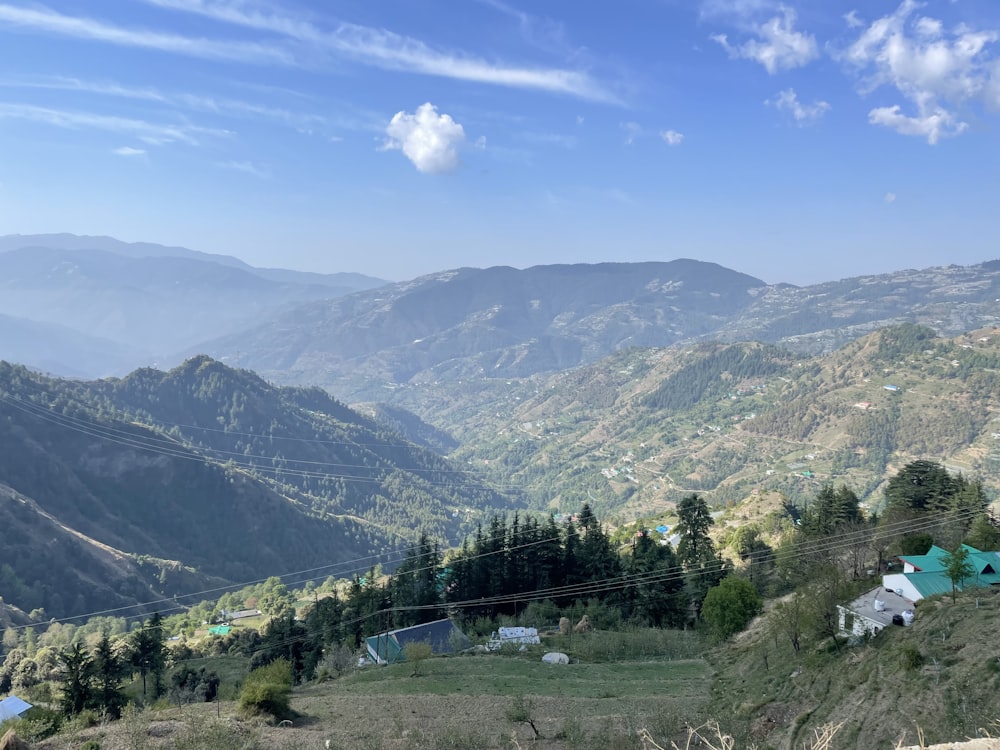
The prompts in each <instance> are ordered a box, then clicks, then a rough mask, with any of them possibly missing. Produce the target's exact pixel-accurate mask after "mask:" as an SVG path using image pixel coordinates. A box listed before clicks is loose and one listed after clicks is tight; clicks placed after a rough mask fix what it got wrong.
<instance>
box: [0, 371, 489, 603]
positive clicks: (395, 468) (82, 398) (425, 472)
mask: <svg viewBox="0 0 1000 750" xmlns="http://www.w3.org/2000/svg"><path fill="white" fill-rule="evenodd" d="M0 445H3V446H4V450H3V451H2V452H0V482H2V483H3V484H4V485H5V486H6V487H7V488H9V490H10V492H11V493H15V494H16V497H17V498H19V500H18V503H19V505H17V504H14V503H13V501H11V507H12V508H16V507H20V508H21V510H22V511H23V515H24V519H22V521H20V522H19V523H18V524H17V525H16V527H15V526H14V525H12V526H11V527H10V528H12V529H13V528H17V529H19V530H20V531H21V533H23V534H24V535H25V536H26V537H27V539H28V540H30V541H28V542H27V546H26V547H23V548H22V546H17V547H15V546H13V545H9V544H5V545H4V546H3V548H2V550H0V565H4V564H6V565H8V566H10V569H11V570H12V571H13V572H12V573H11V575H10V576H9V577H10V578H11V580H16V581H19V582H20V583H19V584H17V585H13V590H18V591H21V592H22V594H25V595H27V594H26V593H25V592H27V593H28V594H30V595H31V597H30V598H31V603H32V604H36V605H37V606H44V607H45V608H46V610H47V611H48V612H50V614H57V613H62V612H64V611H65V609H60V608H68V607H71V606H72V605H73V603H74V602H75V593H73V592H74V591H80V592H81V593H82V594H83V596H84V597H85V600H86V602H87V604H88V606H89V605H91V604H93V605H95V606H101V605H100V604H99V603H106V601H105V598H104V596H105V594H106V593H107V592H106V591H103V590H101V589H100V588H99V587H98V589H94V587H88V586H86V585H81V586H79V587H77V586H76V583H75V582H73V581H71V580H70V578H69V577H60V576H61V574H60V572H59V570H60V568H59V564H60V563H59V562H58V561H59V560H62V561H65V559H66V558H65V556H64V555H63V554H62V553H60V556H56V555H49V556H48V557H41V558H40V557H39V556H38V550H42V549H45V548H46V545H47V544H48V543H49V541H50V539H49V537H47V536H46V534H48V532H44V533H42V532H39V533H40V534H41V536H39V534H32V535H28V534H27V532H26V531H25V530H26V529H28V528H29V527H32V523H34V525H35V526H38V527H40V528H44V527H47V524H52V523H54V524H57V525H58V526H59V527H60V528H62V529H63V530H64V532H65V533H62V532H60V533H55V532H54V531H53V532H52V536H51V538H52V539H56V540H57V542H56V544H55V548H57V549H62V542H66V541H67V540H68V539H69V538H70V537H68V536H66V534H70V535H71V536H75V538H76V539H77V540H83V539H84V538H85V539H86V540H92V542H93V543H95V544H99V545H103V546H104V547H107V548H108V549H113V550H116V551H117V553H122V554H123V555H124V557H125V558H128V559H127V560H125V562H128V565H134V564H135V561H136V560H140V559H145V558H146V557H153V558H158V559H162V560H166V561H176V562H177V564H178V569H181V570H183V569H187V568H192V569H194V570H195V571H196V572H197V573H198V574H201V575H203V576H215V577H218V578H223V579H225V580H227V581H245V580H254V579H257V578H261V577H266V576H268V575H275V574H282V573H287V572H291V571H295V570H306V569H314V568H322V569H323V570H324V571H325V572H322V573H321V574H322V575H323V576H324V577H325V575H327V574H330V573H331V572H334V569H333V568H330V567H329V566H335V565H336V564H338V563H344V562H345V561H348V560H358V559H362V560H368V561H369V562H370V563H373V562H374V561H375V560H376V559H378V558H375V557H370V556H371V555H373V554H375V555H377V554H379V553H382V552H385V551H387V550H390V549H392V548H394V547H396V546H397V545H398V544H400V543H405V542H404V541H403V539H401V538H400V537H405V538H410V537H412V536H413V535H415V534H417V533H418V532H419V531H426V532H428V533H430V534H432V535H434V536H436V537H438V538H442V537H446V538H452V539H454V538H455V537H456V536H457V535H458V534H460V533H461V531H462V530H463V529H466V528H468V527H467V526H464V524H465V523H467V522H471V520H472V519H473V518H474V517H475V516H476V513H475V512H473V510H471V509H479V510H480V511H481V512H482V513H484V514H485V513H486V512H487V509H492V508H495V507H501V506H503V505H504V504H505V503H506V499H505V498H503V497H502V496H500V495H498V494H497V493H494V492H492V491H490V490H487V489H484V488H483V487H482V485H480V484H477V483H475V482H474V481H470V480H469V479H468V478H467V475H466V473H465V472H459V471H455V470H453V469H452V467H451V466H450V465H449V464H447V463H446V462H445V461H444V460H443V459H441V458H440V457H438V456H436V455H434V454H432V453H430V452H429V451H426V450H424V449H420V448H416V447H415V446H413V445H412V444H408V443H406V442H405V441H404V440H403V439H402V438H400V437H399V436H398V435H395V434H394V433H390V432H388V431H385V430H381V429H378V428H376V426H375V425H374V424H373V423H371V422H369V421H368V420H366V419H364V418H362V417H360V416H359V415H357V414H356V413H355V412H352V411H351V410H349V409H348V408H347V407H345V406H343V405H342V404H339V403H337V402H335V401H333V400H332V399H331V398H330V397H329V396H327V395H326V394H325V393H323V392H322V391H319V390H317V389H312V390H304V389H279V388H275V387H273V386H270V385H268V384H267V383H265V382H264V381H262V380H260V379H259V378H257V377H256V376H254V375H252V373H248V372H245V371H235V370H231V369H230V368H227V367H225V366H224V365H221V364H220V363H218V362H214V361H211V360H208V359H207V358H200V359H197V360H192V361H189V362H187V363H185V365H183V366H181V367H179V368H177V369H176V370H174V371H171V372H170V373H163V372H158V371H155V370H141V371H138V372H136V373H134V374H132V375H131V376H129V377H127V378H125V379H122V380H110V381H99V382H93V383H80V382H70V381H60V380H55V379H51V378H46V377H43V376H40V375H38V374H36V373H33V372H31V371H29V370H27V369H25V368H23V367H16V366H11V365H7V364H6V363H0ZM12 497H13V495H12ZM460 509H469V510H468V512H465V513H461V514H460V513H459V512H458V511H459V510H460ZM32 519H34V520H33V521H32ZM42 519H49V520H48V521H44V520H42ZM11 523H12V524H13V521H11ZM42 538H44V543H39V540H40V539H42ZM80 543H82V541H81V542H80ZM87 544H89V542H87ZM76 546H77V547H79V544H76ZM84 547H85V548H87V545H86V544H84ZM88 549H90V548H88ZM26 550H35V552H33V553H31V554H29V553H28V552H27V551H26ZM91 551H92V550H91ZM117 553H116V554H117ZM65 554H69V553H65ZM73 554H79V556H80V557H81V558H83V557H86V555H85V554H84V553H83V552H80V553H73ZM113 557H114V556H113ZM46 560H48V561H49V562H50V563H51V565H50V566H46V564H45V563H46ZM119 562H121V560H119ZM122 564H123V565H124V567H122V568H121V571H120V574H119V575H118V576H104V579H105V580H119V579H123V578H124V579H129V580H130V579H131V577H132V574H133V573H134V571H132V570H131V569H130V568H129V567H128V565H125V564H124V563H122ZM364 564H365V563H361V565H362V566H363V565H364ZM161 567H162V566H161ZM5 570H6V569H5ZM350 570H353V568H349V570H344V571H341V572H349V571H350ZM157 572H158V573H161V574H162V575H161V577H162V578H163V581H161V582H160V588H158V590H160V591H162V590H163V588H162V587H165V586H168V585H172V584H171V583H170V580H171V576H170V575H169V574H166V573H162V571H157ZM98 578H100V577H98ZM140 578H141V576H140ZM33 582H37V583H38V585H37V586H36V585H35V583H33ZM142 583H143V585H145V584H148V583H150V581H149V580H148V579H142ZM137 585H138V584H137ZM126 592H127V593H125V594H124V595H125V596H127V597H139V596H140V595H139V593H138V588H136V586H132V587H131V588H128V587H126ZM166 593H168V594H170V593H176V590H170V589H169V588H168V589H167V591H166ZM146 598H148V597H146ZM39 602H42V603H39ZM11 603H13V604H17V605H19V604H20V603H19V602H18V601H12V602H11ZM30 608H34V607H29V609H30Z"/></svg>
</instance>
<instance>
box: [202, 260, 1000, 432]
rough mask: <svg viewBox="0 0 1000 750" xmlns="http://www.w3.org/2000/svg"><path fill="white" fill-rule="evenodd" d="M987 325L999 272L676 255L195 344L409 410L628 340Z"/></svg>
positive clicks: (997, 296)
mask: <svg viewBox="0 0 1000 750" xmlns="http://www.w3.org/2000/svg"><path fill="white" fill-rule="evenodd" d="M997 321H1000V269H998V268H997V264H990V263H987V264H981V265H977V266H970V267H960V266H948V267H943V268H929V269H924V270H906V271H899V272H896V273H891V274H882V275H879V276H867V277H856V278H852V279H843V280H840V281H835V282H829V283H826V284H818V285H814V286H808V287H796V286H793V285H790V284H775V285H768V284H765V283H764V282H762V281H760V280H759V279H755V278H753V277H751V276H747V275H745V274H741V273H737V272H735V271H731V270H728V269H725V268H722V267H721V266H718V265H715V264H712V263H701V262H698V261H692V260H678V261H672V262H668V263H633V264H598V265H574V266H559V265H557V266H537V267H534V268H528V269H524V270H516V269H513V268H489V269H469V268H463V269H458V270H455V271H449V272H444V273H439V274H433V275H430V276H425V277H422V278H419V279H416V280H414V281H411V282H407V283H403V284H394V285H390V286H386V287H382V288H380V289H377V290H374V291H370V292H364V293H357V294H353V295H349V296H347V297H342V298H339V299H335V300H325V301H321V302H315V303H310V304H306V305H302V306H300V307H297V308H295V309H293V310H289V311H287V312H285V313H282V314H279V315H277V316H275V317H274V318H273V319H271V320H269V321H265V322H263V323H262V324H261V325H259V326H257V327H255V328H252V329H249V330H247V331H243V332H240V333H238V334H235V335H231V336H228V337H225V338H223V339H220V340H219V341H215V342H211V343H210V344H208V345H204V346H203V347H202V348H203V349H204V350H205V351H208V352H209V353H211V354H212V355H213V356H216V357H219V358H224V359H230V358H234V357H236V356H239V358H240V362H241V364H244V365H247V366H250V367H252V368H253V369H255V370H257V371H259V372H262V373H265V374H266V375H267V376H268V377H271V378H274V379H275V380H277V381H279V382H290V383H310V384H319V385H322V386H323V387H327V388H330V389H331V390H332V392H334V393H336V394H338V395H339V396H341V397H343V398H346V399H348V400H351V401H355V400H357V401H387V400H388V401H393V402H394V403H397V404H400V405H409V406H410V407H411V408H412V406H413V404H414V402H415V401H418V400H419V396H414V395H413V391H414V390H416V391H420V390H421V389H424V388H425V387H427V386H428V385H431V384H432V385H434V386H435V387H436V386H439V385H441V384H456V383H459V382H461V383H465V384H468V383H470V382H473V381H484V380H490V379H493V380H496V381H498V382H500V383H501V384H502V382H503V379H505V378H524V377H528V376H531V375H535V374H538V373H546V372H557V371H561V370H565V369H568V368H573V367H576V366H578V365H581V364H586V363H588V362H594V361H597V360H598V359H600V358H601V357H604V356H607V355H609V354H612V353H614V352H616V351H620V350H622V349H627V348H629V347H635V346H639V347H650V346H653V347H662V346H672V345H676V344H680V343H693V342H698V341H705V340H721V341H748V340H757V341H764V342H768V343H779V344H781V345H783V346H786V347H788V348H791V349H793V350H795V351H799V352H803V353H811V354H817V353H822V352H829V351H832V350H833V349H835V348H836V347H838V346H841V345H843V344H844V343H846V342H848V341H851V340H853V339H855V338H857V337H859V336H862V335H865V334H867V333H870V332H871V331H873V330H875V329H876V328H879V327H881V326H885V325H892V324H898V323H903V322H914V323H919V324H922V325H927V326H929V327H931V328H933V329H934V330H936V331H938V332H939V333H941V334H944V335H955V334H957V333H960V332H962V331H966V330H971V329H974V328H978V327H983V326H988V325H993V324H994V323H995V322H997ZM408 389H409V393H407V390H408ZM418 411H419V410H418ZM419 413H420V416H421V417H423V418H425V419H426V418H427V417H428V415H427V414H425V413H423V412H419ZM432 421H433V420H432Z"/></svg>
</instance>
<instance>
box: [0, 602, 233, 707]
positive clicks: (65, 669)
mask: <svg viewBox="0 0 1000 750" xmlns="http://www.w3.org/2000/svg"><path fill="white" fill-rule="evenodd" d="M52 627H53V628H56V629H58V628H59V627H60V626H59V624H58V623H55V624H53V626H52ZM28 630H29V631H30V628H29V629H28ZM8 632H13V631H8ZM82 635H83V633H82V632H80V633H76V634H75V636H76V637H75V638H74V640H73V641H72V643H69V644H68V645H64V646H63V647H61V648H60V649H59V650H55V649H52V648H48V647H46V648H43V649H39V648H37V642H36V641H35V639H34V636H33V634H32V633H30V632H29V633H26V636H27V637H25V638H24V639H23V641H22V640H20V639H18V638H17V637H16V635H15V636H14V637H11V636H7V635H6V634H5V642H8V641H9V642H10V643H12V644H15V645H14V646H13V648H10V649H9V650H8V651H7V654H6V658H5V659H4V662H3V667H2V668H0V693H6V692H9V691H11V690H12V689H25V688H31V687H32V686H33V685H35V684H38V683H40V682H42V681H44V680H56V681H58V682H59V683H60V685H61V688H62V690H61V698H60V707H61V708H62V710H63V712H64V713H65V714H66V715H74V714H78V713H80V712H81V711H83V710H84V709H92V710H95V711H99V712H103V713H106V714H108V715H109V716H113V717H118V716H119V715H120V714H121V711H122V709H123V708H124V706H125V704H126V699H125V696H124V693H123V692H122V685H123V683H124V682H125V681H126V680H127V679H130V678H132V677H133V676H134V675H136V674H139V675H140V676H141V677H142V693H143V696H147V695H150V696H151V697H152V698H153V699H155V698H159V697H160V696H162V695H165V694H166V690H167V688H166V672H167V648H166V638H165V634H164V627H163V618H162V617H161V616H160V615H159V614H154V615H153V616H152V617H150V618H149V620H147V621H146V622H145V623H144V624H143V625H142V626H141V627H139V628H138V629H136V630H134V631H133V632H132V633H130V634H128V635H121V634H118V635H117V637H114V638H112V633H111V632H109V631H108V630H105V631H104V632H103V633H101V634H100V636H99V638H98V639H97V640H96V643H94V645H93V647H90V648H88V646H87V645H86V641H85V639H84V638H83V637H80V636H82ZM189 681H190V678H189V677H186V676H185V677H184V678H183V679H182V686H186V685H187V682H189ZM215 685H216V687H217V686H218V680H217V679H216V682H215ZM212 695H213V696H214V693H212Z"/></svg>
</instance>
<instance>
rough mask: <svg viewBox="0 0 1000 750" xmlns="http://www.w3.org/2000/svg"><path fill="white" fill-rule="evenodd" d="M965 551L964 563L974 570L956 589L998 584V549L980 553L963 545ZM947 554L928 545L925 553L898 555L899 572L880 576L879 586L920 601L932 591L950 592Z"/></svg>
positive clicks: (999, 554)
mask: <svg viewBox="0 0 1000 750" xmlns="http://www.w3.org/2000/svg"><path fill="white" fill-rule="evenodd" d="M962 548H963V549H965V550H966V551H967V552H968V553H969V559H968V562H969V564H970V565H971V566H972V568H973V570H974V571H975V572H974V573H973V575H971V576H970V577H969V578H967V579H965V580H964V581H962V582H961V584H959V586H958V590H959V591H964V590H966V589H973V588H986V587H987V586H1000V552H982V551H980V550H978V549H976V548H975V547H970V546H969V545H967V544H963V545H962ZM949 555H951V553H950V552H949V551H948V550H946V549H943V548H941V547H938V546H937V545H934V546H932V547H931V548H930V549H929V550H928V551H927V554H926V555H901V556H900V558H899V559H900V560H901V561H902V562H903V572H902V573H892V574H890V575H887V576H883V578H882V585H883V586H884V587H885V588H887V589H890V590H892V591H894V592H895V593H897V594H899V595H900V596H904V597H906V598H907V599H910V600H911V601H914V602H916V601H920V600H921V599H924V598H926V597H928V596H934V595H935V594H950V593H951V579H950V578H948V576H947V574H946V573H945V568H946V567H947V560H948V557H949Z"/></svg>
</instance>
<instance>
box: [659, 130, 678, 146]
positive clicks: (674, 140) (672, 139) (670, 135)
mask: <svg viewBox="0 0 1000 750" xmlns="http://www.w3.org/2000/svg"><path fill="white" fill-rule="evenodd" d="M660 138H662V139H663V141H664V143H666V144H667V145H668V146H680V145H681V143H682V142H683V141H684V134H683V133H678V132H677V131H676V130H661V131H660Z"/></svg>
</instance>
